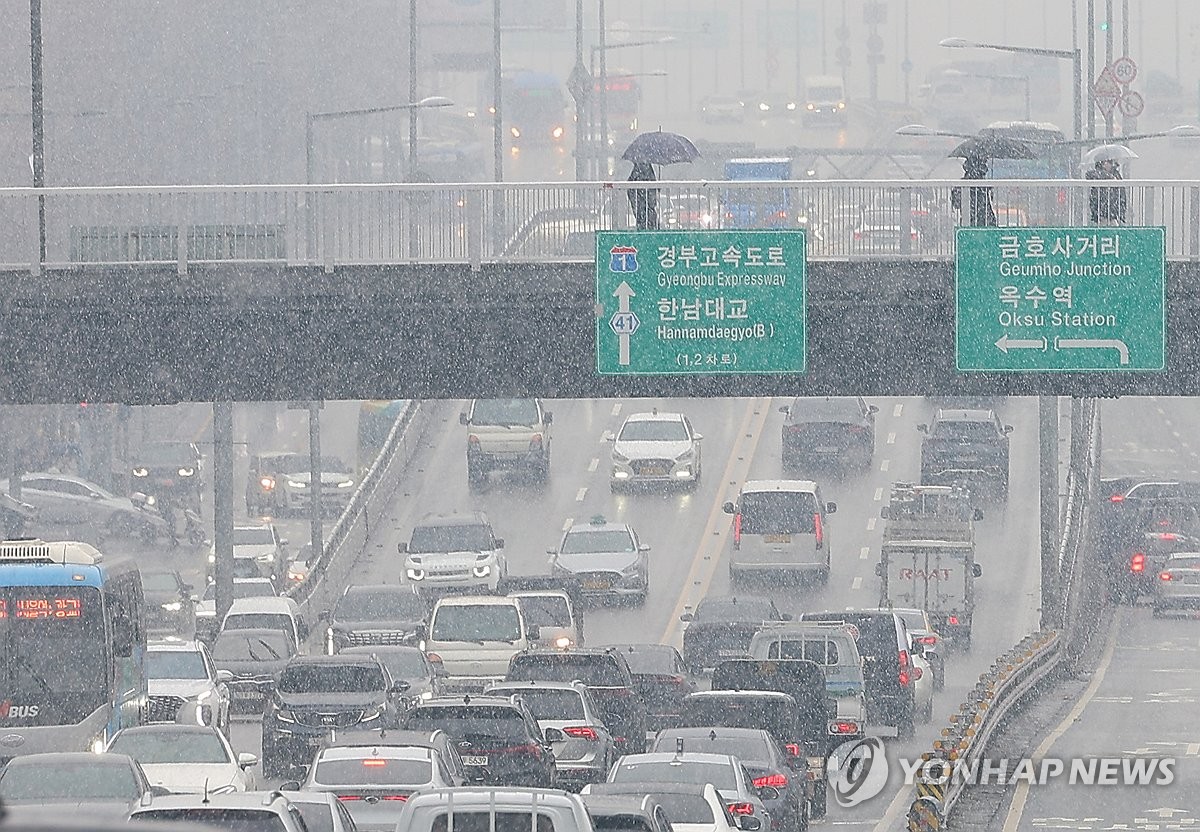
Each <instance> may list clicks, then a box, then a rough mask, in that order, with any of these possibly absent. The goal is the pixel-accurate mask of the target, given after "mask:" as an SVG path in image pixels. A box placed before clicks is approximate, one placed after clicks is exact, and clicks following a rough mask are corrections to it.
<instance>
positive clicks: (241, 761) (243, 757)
mask: <svg viewBox="0 0 1200 832" xmlns="http://www.w3.org/2000/svg"><path fill="white" fill-rule="evenodd" d="M237 761H238V768H250V767H251V766H256V765H258V755H257V754H251V753H249V752H247V751H243V752H241V753H240V754H238V756H237Z"/></svg>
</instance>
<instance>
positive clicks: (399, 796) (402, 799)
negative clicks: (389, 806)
mask: <svg viewBox="0 0 1200 832" xmlns="http://www.w3.org/2000/svg"><path fill="white" fill-rule="evenodd" d="M379 799H380V800H399V801H400V802H401V803H404V802H405V801H407V800H408V795H406V794H385V795H384V796H383V797H381V798H379Z"/></svg>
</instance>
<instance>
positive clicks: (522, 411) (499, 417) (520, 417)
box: [471, 399, 540, 427]
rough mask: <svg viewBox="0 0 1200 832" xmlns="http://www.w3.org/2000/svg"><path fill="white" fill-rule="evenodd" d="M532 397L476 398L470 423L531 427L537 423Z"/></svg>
mask: <svg viewBox="0 0 1200 832" xmlns="http://www.w3.org/2000/svg"><path fill="white" fill-rule="evenodd" d="M539 421H540V420H539V418H538V407H537V401H536V400H534V399H476V400H475V408H474V409H473V410H472V411H471V424H472V425H475V426H477V427H483V426H494V427H532V426H533V425H536V424H538V422H539Z"/></svg>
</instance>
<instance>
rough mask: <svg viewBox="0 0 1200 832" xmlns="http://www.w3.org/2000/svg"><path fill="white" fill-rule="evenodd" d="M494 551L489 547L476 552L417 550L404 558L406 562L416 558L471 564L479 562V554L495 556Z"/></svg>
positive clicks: (425, 561)
mask: <svg viewBox="0 0 1200 832" xmlns="http://www.w3.org/2000/svg"><path fill="white" fill-rule="evenodd" d="M495 554H496V553H495V552H494V551H492V550H490V549H483V550H480V551H478V552H418V553H415V554H412V553H410V554H409V555H408V557H407V558H406V559H405V561H406V562H408V561H412V560H413V559H414V558H416V559H417V561H419V562H420V563H421V564H431V563H436V564H437V565H438V566H464V567H467V566H473V565H474V564H476V563H478V562H480V559H479V556H480V555H487V556H488V557H489V558H490V557H494V556H495Z"/></svg>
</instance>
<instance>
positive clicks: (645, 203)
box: [625, 162, 658, 231]
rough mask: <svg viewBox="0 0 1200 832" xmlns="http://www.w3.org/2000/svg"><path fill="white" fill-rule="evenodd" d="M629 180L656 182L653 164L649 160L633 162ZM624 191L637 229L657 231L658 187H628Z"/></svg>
mask: <svg viewBox="0 0 1200 832" xmlns="http://www.w3.org/2000/svg"><path fill="white" fill-rule="evenodd" d="M629 181H630V182H656V181H657V178H656V177H655V176H654V166H653V165H651V164H650V163H649V162H634V163H633V170H631V171H630V172H629ZM625 193H626V195H627V196H628V197H629V207H630V208H632V209H633V218H634V220H635V221H636V222H637V229H638V231H657V230H658V188H630V189H629V190H627V191H626V192H625Z"/></svg>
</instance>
